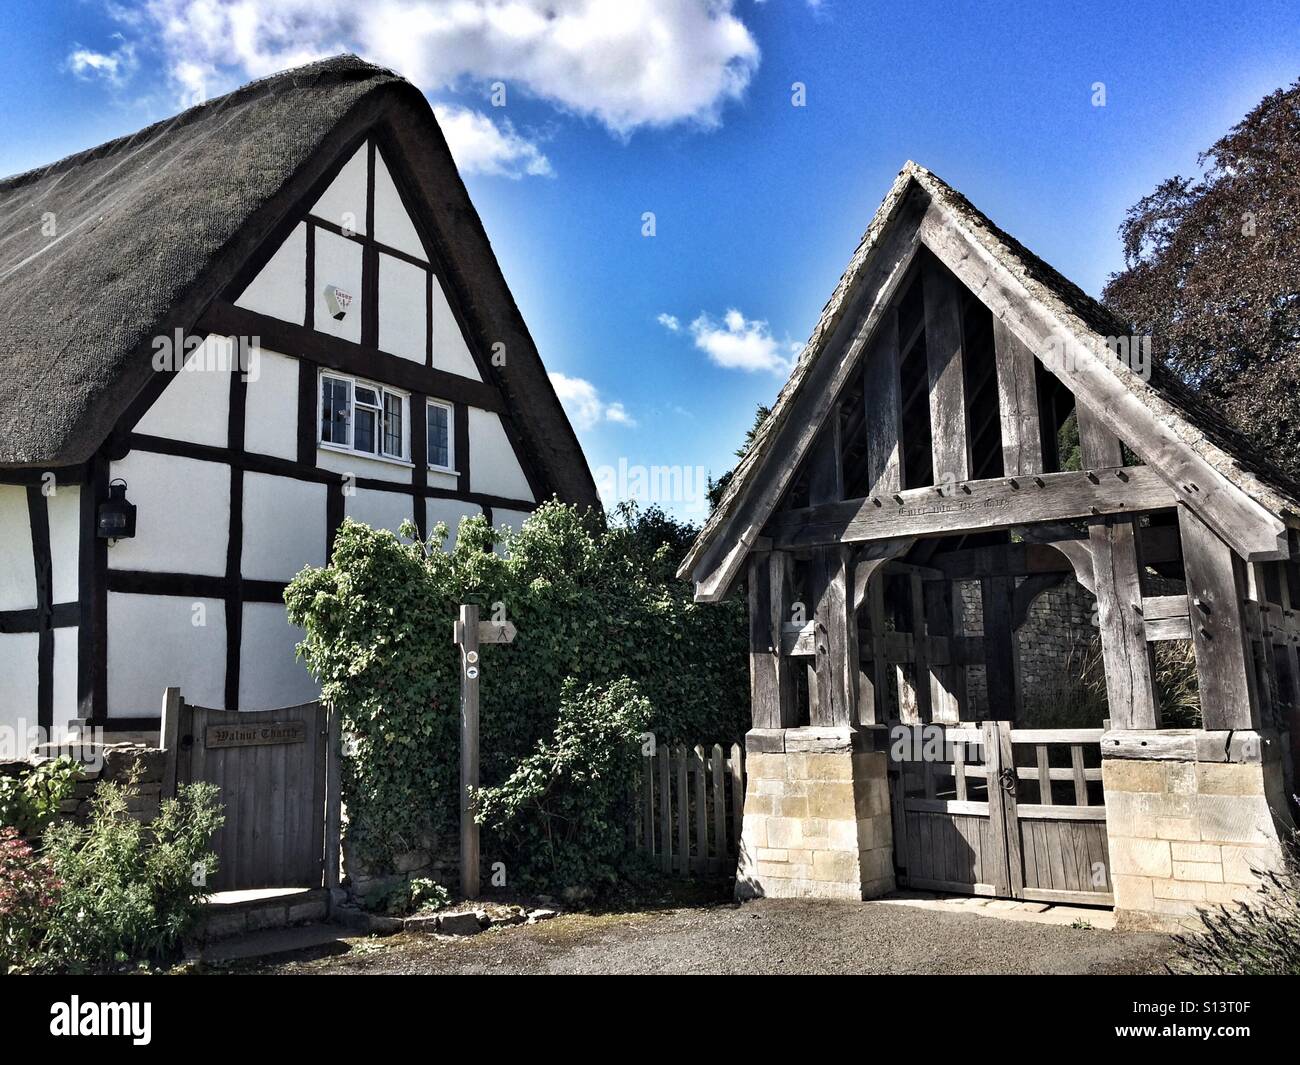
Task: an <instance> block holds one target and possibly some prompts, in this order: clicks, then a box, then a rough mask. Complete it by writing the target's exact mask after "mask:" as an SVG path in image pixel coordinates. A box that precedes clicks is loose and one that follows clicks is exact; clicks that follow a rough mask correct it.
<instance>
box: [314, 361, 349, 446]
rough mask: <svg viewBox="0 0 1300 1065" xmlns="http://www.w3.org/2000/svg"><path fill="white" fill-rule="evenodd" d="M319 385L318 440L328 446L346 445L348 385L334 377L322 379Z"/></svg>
mask: <svg viewBox="0 0 1300 1065" xmlns="http://www.w3.org/2000/svg"><path fill="white" fill-rule="evenodd" d="M320 384H321V405H320V413H321V426H320V438H321V440H322V441H324V442H326V443H329V444H347V442H348V383H347V382H346V381H340V380H339V379H338V378H335V377H322V378H321V382H320Z"/></svg>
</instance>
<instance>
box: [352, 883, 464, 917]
mask: <svg viewBox="0 0 1300 1065" xmlns="http://www.w3.org/2000/svg"><path fill="white" fill-rule="evenodd" d="M449 902H451V892H449V891H448V890H447V889H446V888H445V887H443V886H442V885H441V884H439V883H438V882H437V881H436V880H430V879H429V878H428V877H423V876H420V877H415V878H414V879H413V880H402V881H399V882H398V883H396V884H394V885H393V886H392V887H390V888H388V889H387V890H386V891H378V892H374V893H372V894H370V895H367V896H366V898H365V899H364V905H365V908H366V909H367V910H370V911H371V912H372V913H385V914H387V915H388V916H390V917H409V916H411V914H413V913H431V912H433V911H435V910H441V909H442V908H443V907H444V906H446V905H447V904H448V903H449Z"/></svg>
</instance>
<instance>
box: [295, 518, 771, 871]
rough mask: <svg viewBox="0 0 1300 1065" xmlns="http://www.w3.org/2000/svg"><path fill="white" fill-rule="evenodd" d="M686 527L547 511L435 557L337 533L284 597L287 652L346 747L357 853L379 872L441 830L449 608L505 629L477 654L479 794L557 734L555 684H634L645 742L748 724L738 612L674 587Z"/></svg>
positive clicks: (365, 534)
mask: <svg viewBox="0 0 1300 1065" xmlns="http://www.w3.org/2000/svg"><path fill="white" fill-rule="evenodd" d="M413 532H414V529H413V527H411V526H410V525H409V524H408V526H407V527H405V528H404V529H403V533H404V534H405V536H406V537H410V536H411V534H413ZM692 532H693V530H692V529H691V528H690V527H689V526H685V525H682V524H680V523H677V522H675V521H673V520H672V519H671V518H668V517H667V516H666V515H664V514H663V513H662V511H659V510H657V509H652V510H649V511H647V512H644V513H639V512H637V511H635V510H631V509H623V510H621V511H619V512H618V513H617V514H616V516H615V520H614V521H613V522H612V523H609V524H607V523H606V521H605V519H604V517H603V516H602V515H600V514H597V513H593V512H586V513H581V512H579V511H578V510H577V509H576V508H574V507H570V506H565V505H563V504H560V503H557V502H551V503H547V504H545V505H543V506H542V507H540V508H539V509H538V510H537V511H536V512H535V513H534V514H533V516H532V517H531V518H530V519H529V520H528V521H527V522H525V523H524V526H523V528H522V529H520V530H519V531H517V532H513V533H507V532H500V531H496V530H493V529H492V528H490V527H489V525H488V524H487V522H486V521H485V520H484V519H483V518H481V517H478V518H471V519H466V520H464V521H462V523H461V525H460V528H459V531H458V534H457V539H456V544H455V547H454V548H453V550H451V551H450V552H446V551H443V550H442V549H441V547H440V545H441V544H442V543H443V539H444V537H445V536H446V530H445V528H443V527H441V526H440V527H439V528H437V529H435V530H434V533H433V535H432V537H431V538H430V542H429V543H427V544H424V543H419V542H416V541H413V540H411V539H406V538H399V537H398V536H396V535H394V534H393V533H391V532H384V531H375V530H373V529H370V528H369V527H367V526H364V525H360V524H357V523H355V522H351V521H346V522H344V524H343V526H342V528H341V529H340V530H339V533H338V536H337V537H336V539H335V544H334V551H333V555H332V558H331V561H330V564H329V565H328V566H327V567H325V568H323V569H316V568H308V569H305V570H303V571H302V572H301V573H300V574H299V575H298V576H297V577H296V578H295V579H294V581H293V582H292V583H291V584H290V586H289V587H288V589H287V590H286V592H285V602H286V604H287V605H288V610H289V618H290V620H291V621H292V622H293V623H294V624H295V625H298V626H300V627H302V628H303V629H304V630H305V632H306V638H305V639H304V641H303V643H302V644H301V645H300V647H299V651H300V654H301V655H302V656H303V658H304V659H305V660H306V663H307V665H308V667H309V668H310V669H311V670H312V672H313V673H314V674H315V675H316V676H317V677H318V678H319V679H320V681H321V684H322V698H323V699H325V700H326V701H328V702H330V703H332V704H333V705H334V706H336V707H338V708H339V709H340V710H341V712H342V715H343V725H344V729H345V731H346V732H347V733H348V734H349V736H350V741H349V757H348V758H346V759H345V760H344V780H343V791H344V801H345V803H346V804H347V807H348V814H349V839H350V842H351V844H352V846H354V847H355V848H356V849H357V851H358V853H359V854H360V855H361V857H362V858H364V859H365V860H366V861H367V862H368V863H370V864H372V865H374V866H375V867H377V868H380V869H382V868H385V867H389V866H390V865H391V862H392V859H393V857H394V856H395V855H398V854H401V853H403V852H405V851H408V850H412V849H415V848H418V847H420V846H422V845H424V844H425V843H426V841H427V840H429V839H430V838H431V837H437V836H443V838H445V835H444V833H446V832H447V831H448V830H449V829H452V828H454V825H455V817H456V784H457V773H458V770H457V766H458V745H459V737H458V708H457V701H458V696H459V660H458V654H457V651H456V648H455V647H454V646H453V644H452V623H453V621H454V619H455V617H456V613H457V608H458V606H459V604H460V603H476V604H478V605H479V607H480V608H481V610H482V616H483V617H484V618H485V619H490V618H492V617H494V616H497V615H499V614H500V613H501V612H502V611H504V615H505V617H506V618H508V619H509V620H510V621H512V622H513V623H514V624H515V626H516V627H517V629H518V636H517V637H516V639H515V642H514V643H513V644H510V645H496V646H488V647H485V648H484V649H483V665H482V668H483V674H482V677H483V679H482V684H481V686H480V689H481V694H480V707H481V709H480V728H481V751H482V755H481V773H482V782H483V784H484V785H485V786H492V785H497V784H501V783H503V782H505V781H506V780H507V778H508V777H510V775H511V774H512V773H514V772H515V770H516V768H517V767H518V766H519V765H520V763H522V762H523V761H524V760H525V759H526V758H528V757H529V756H530V755H533V754H535V753H536V749H537V744H538V742H539V741H540V740H543V739H545V738H547V737H551V736H553V735H554V734H555V732H556V727H557V724H558V723H559V719H560V706H561V692H562V690H563V689H564V687H565V684H566V682H570V681H571V682H572V683H573V684H575V685H578V686H580V687H583V688H586V687H588V686H592V685H595V686H597V687H598V688H601V689H603V688H607V687H609V686H610V685H612V684H614V683H615V682H617V681H619V680H620V679H622V678H628V679H630V680H632V681H634V682H635V683H636V685H637V690H639V692H641V693H642V694H643V695H644V696H645V698H646V699H647V700H648V703H649V706H650V714H649V728H650V730H651V731H654V732H655V733H656V734H657V736H658V737H659V739H660V742H666V741H671V740H682V741H689V742H691V743H714V742H722V743H730V742H732V741H734V740H737V739H739V738H740V736H741V735H743V733H744V730H745V728H746V727H747V722H748V717H749V708H748V699H749V696H748V664H747V644H746V627H745V616H744V606H743V604H742V603H740V602H738V601H737V602H731V603H725V604H721V605H703V604H697V603H694V602H693V601H692V599H691V590H690V586H689V585H688V584H687V583H685V582H682V581H678V580H677V579H676V578H675V577H674V576H673V570H674V569H675V567H676V564H677V562H678V561H679V559H680V557H681V555H682V553H683V552H684V550H685V547H686V545H687V543H689V539H690V536H691V534H692ZM498 545H499V546H500V548H501V550H493V548H494V547H497V546H498ZM593 801H594V800H593ZM602 816H603V815H602ZM492 846H496V847H498V848H504V847H508V841H507V840H506V839H505V838H504V836H502V837H499V838H496V839H491V838H485V840H484V853H485V855H491V853H492V851H491V850H490V848H491V847H492Z"/></svg>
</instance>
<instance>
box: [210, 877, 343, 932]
mask: <svg viewBox="0 0 1300 1065" xmlns="http://www.w3.org/2000/svg"><path fill="white" fill-rule="evenodd" d="M203 910H204V912H203V916H202V918H200V920H199V925H198V928H197V929H196V930H195V933H194V937H193V938H194V939H195V940H196V941H197V942H198V943H211V942H213V941H215V940H220V939H225V938H227V937H230V936H239V935H245V934H247V933H249V932H261V931H265V930H269V929H278V928H290V927H292V926H294V925H301V924H308V923H312V922H319V921H324V920H325V919H326V918H327V917H328V916H329V892H328V891H326V890H325V889H324V888H259V889H255V890H251V891H218V892H217V893H216V894H214V895H213V896H212V897H211V898H210V899H209V900H208V902H207V903H206V904H205V905H204V908H203Z"/></svg>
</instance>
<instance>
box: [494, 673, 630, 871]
mask: <svg viewBox="0 0 1300 1065" xmlns="http://www.w3.org/2000/svg"><path fill="white" fill-rule="evenodd" d="M651 713H652V710H651V706H650V701H649V700H648V699H647V698H645V696H643V695H642V694H641V693H640V691H639V690H638V688H637V686H636V684H634V683H633V682H632V681H630V680H626V679H623V680H617V681H615V682H614V683H613V684H610V685H608V686H606V687H601V686H598V685H594V684H593V685H589V686H588V687H586V688H582V689H579V687H578V686H577V685H576V684H575V683H574V682H573V681H566V682H565V685H564V690H563V693H562V695H561V697H560V714H559V720H558V721H557V722H556V725H555V733H554V735H553V736H551V737H550V738H548V739H543V740H540V741H539V742H538V744H537V749H536V751H535V752H534V753H533V754H531V755H529V756H528V757H527V758H525V759H524V760H523V761H521V762H520V763H519V765H518V767H517V768H516V769H515V771H514V772H513V773H511V774H510V776H509V777H508V778H507V779H506V780H505V781H504V782H503V783H502V784H500V785H498V786H496V787H490V788H481V789H480V790H479V792H478V794H477V796H476V798H475V802H476V806H477V810H478V819H479V821H480V822H482V823H483V824H485V825H489V826H490V827H492V828H494V829H496V830H497V831H498V832H499V833H500V834H501V838H502V839H503V841H505V843H506V844H507V845H508V847H509V850H510V852H511V853H512V854H514V855H515V856H516V857H515V859H514V861H515V863H516V864H515V865H514V866H512V874H513V878H514V880H515V881H516V882H517V883H522V884H524V885H525V886H549V885H582V886H584V887H588V888H591V887H602V886H611V885H613V884H614V883H616V882H617V881H618V879H619V877H620V874H621V873H622V872H623V871H624V869H625V868H626V867H627V866H628V863H629V858H630V852H631V848H629V847H628V844H627V825H628V818H629V816H630V814H631V803H632V801H633V795H634V791H633V789H634V787H635V782H636V779H637V766H638V763H639V761H640V758H641V753H640V749H641V745H642V740H641V736H642V734H643V733H644V732H645V731H646V728H647V726H648V724H649V722H650V717H651Z"/></svg>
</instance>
